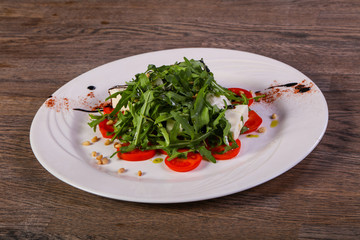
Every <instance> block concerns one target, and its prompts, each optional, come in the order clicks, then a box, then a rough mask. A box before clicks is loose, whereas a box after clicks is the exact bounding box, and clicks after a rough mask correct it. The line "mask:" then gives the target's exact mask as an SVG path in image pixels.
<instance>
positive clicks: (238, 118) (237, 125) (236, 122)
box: [225, 105, 249, 139]
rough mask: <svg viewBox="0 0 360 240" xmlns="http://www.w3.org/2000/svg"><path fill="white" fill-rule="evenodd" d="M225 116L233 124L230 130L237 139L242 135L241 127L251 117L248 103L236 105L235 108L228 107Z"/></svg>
mask: <svg viewBox="0 0 360 240" xmlns="http://www.w3.org/2000/svg"><path fill="white" fill-rule="evenodd" d="M225 118H226V120H228V121H229V123H230V124H231V128H230V132H231V133H232V134H233V138H234V139H237V138H238V137H239V135H240V131H241V128H242V127H243V126H244V123H245V122H246V121H247V120H248V119H249V107H248V105H236V107H235V108H234V109H227V110H226V111H225Z"/></svg>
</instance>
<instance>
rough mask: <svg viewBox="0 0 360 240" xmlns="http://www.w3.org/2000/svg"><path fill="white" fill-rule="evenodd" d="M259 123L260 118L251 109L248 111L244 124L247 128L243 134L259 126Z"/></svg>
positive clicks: (260, 121)
mask: <svg viewBox="0 0 360 240" xmlns="http://www.w3.org/2000/svg"><path fill="white" fill-rule="evenodd" d="M261 123H262V118H261V117H260V116H259V115H258V114H257V113H256V112H255V111H254V110H251V111H250V112H249V119H248V120H247V121H246V123H245V124H244V126H246V127H247V128H248V130H247V131H246V132H244V134H247V133H251V132H254V131H256V130H257V129H258V128H259V127H260V125H261Z"/></svg>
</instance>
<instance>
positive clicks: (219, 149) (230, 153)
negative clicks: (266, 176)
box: [211, 139, 241, 160]
mask: <svg viewBox="0 0 360 240" xmlns="http://www.w3.org/2000/svg"><path fill="white" fill-rule="evenodd" d="M236 144H237V145H238V146H239V147H237V148H234V149H231V150H229V151H227V152H225V153H223V154H221V153H219V152H222V151H224V148H225V145H221V146H217V147H214V148H212V149H211V154H212V155H213V157H214V158H215V159H217V160H228V159H231V158H234V157H236V156H237V155H238V154H239V152H240V148H241V142H240V140H239V139H236ZM231 145H232V143H230V146H231Z"/></svg>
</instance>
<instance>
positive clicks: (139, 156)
mask: <svg viewBox="0 0 360 240" xmlns="http://www.w3.org/2000/svg"><path fill="white" fill-rule="evenodd" d="M122 145H123V146H127V145H129V144H122ZM117 150H118V153H117V156H118V157H119V158H120V159H123V160H126V161H144V160H148V159H150V158H152V157H153V156H155V154H156V151H155V150H144V151H142V150H140V149H134V150H132V151H130V152H126V153H122V152H119V151H120V149H119V148H118V149H117Z"/></svg>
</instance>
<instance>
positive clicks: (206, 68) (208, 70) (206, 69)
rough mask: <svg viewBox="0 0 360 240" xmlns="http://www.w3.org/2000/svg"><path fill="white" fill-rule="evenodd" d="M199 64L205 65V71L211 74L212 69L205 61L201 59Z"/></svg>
mask: <svg viewBox="0 0 360 240" xmlns="http://www.w3.org/2000/svg"><path fill="white" fill-rule="evenodd" d="M199 62H201V63H202V64H204V66H205V71H207V72H208V73H209V72H210V69H209V68H208V66H207V65H206V64H205V62H204V60H202V59H200V60H199Z"/></svg>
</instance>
